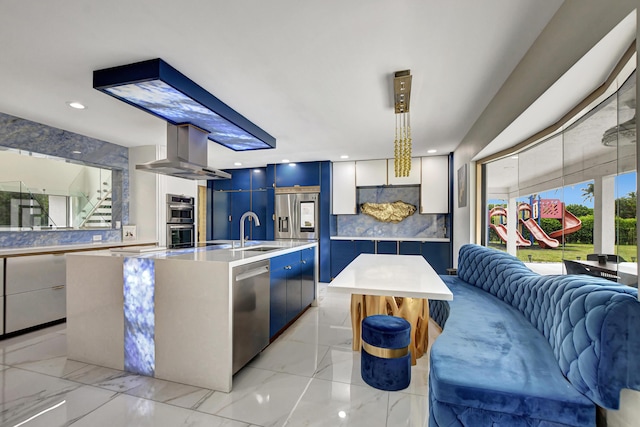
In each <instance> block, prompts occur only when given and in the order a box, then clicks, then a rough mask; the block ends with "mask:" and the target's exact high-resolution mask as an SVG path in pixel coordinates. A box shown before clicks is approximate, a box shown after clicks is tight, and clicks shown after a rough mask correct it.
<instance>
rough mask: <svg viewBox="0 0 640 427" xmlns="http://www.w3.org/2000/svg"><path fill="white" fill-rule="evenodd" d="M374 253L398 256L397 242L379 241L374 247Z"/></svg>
mask: <svg viewBox="0 0 640 427" xmlns="http://www.w3.org/2000/svg"><path fill="white" fill-rule="evenodd" d="M376 253H378V254H387V255H397V254H398V242H397V241H395V240H393V241H390V240H380V241H379V242H378V244H377V246H376Z"/></svg>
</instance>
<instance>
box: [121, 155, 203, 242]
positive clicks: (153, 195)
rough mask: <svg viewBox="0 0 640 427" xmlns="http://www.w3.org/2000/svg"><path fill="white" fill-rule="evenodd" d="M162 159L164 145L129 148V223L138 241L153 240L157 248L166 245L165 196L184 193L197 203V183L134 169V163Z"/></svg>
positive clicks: (163, 156)
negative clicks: (135, 228)
mask: <svg viewBox="0 0 640 427" xmlns="http://www.w3.org/2000/svg"><path fill="white" fill-rule="evenodd" d="M165 156H166V146H157V145H145V146H142V147H132V148H129V195H130V202H129V223H130V224H131V225H136V226H137V232H138V239H155V240H156V241H157V242H158V244H159V245H160V246H164V245H165V244H166V222H167V212H166V200H167V194H184V195H186V196H192V197H194V198H196V200H197V195H198V181H192V180H189V179H183V178H175V177H171V176H166V175H158V174H155V173H150V172H143V171H139V170H136V164H139V163H146V162H150V161H153V160H158V159H163V158H165ZM196 210H197V206H196ZM196 227H197V224H196Z"/></svg>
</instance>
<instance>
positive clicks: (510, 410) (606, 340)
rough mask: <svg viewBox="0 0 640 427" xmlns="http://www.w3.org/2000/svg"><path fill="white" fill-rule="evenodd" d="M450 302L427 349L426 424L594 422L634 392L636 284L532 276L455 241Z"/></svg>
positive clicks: (639, 370)
mask: <svg viewBox="0 0 640 427" xmlns="http://www.w3.org/2000/svg"><path fill="white" fill-rule="evenodd" d="M442 279H443V281H444V282H445V283H446V285H447V286H448V287H449V289H451V291H452V293H453V301H450V302H448V303H447V302H446V301H430V306H431V312H432V318H434V320H435V321H436V322H437V323H439V324H440V325H441V326H442V327H443V332H442V334H441V335H440V336H439V337H438V338H437V339H436V341H435V343H434V344H433V346H432V348H431V353H430V372H429V426H430V427H444V426H447V427H450V426H473V427H481V426H496V427H497V426H505V427H506V426H508V427H517V426H527V427H530V426H545V427H550V426H595V425H596V405H599V406H601V407H604V408H608V409H617V408H618V407H619V404H620V400H619V399H620V390H621V389H622V388H631V389H635V390H640V302H639V301H638V294H637V289H635V288H631V287H627V286H624V285H618V284H616V283H614V282H610V281H607V280H604V279H600V278H595V277H591V276H583V275H575V276H571V275H568V276H541V275H539V274H537V273H534V272H532V271H531V270H529V269H528V268H527V267H526V266H525V265H524V264H523V263H522V262H521V261H519V260H518V259H517V258H515V257H513V256H511V255H509V254H507V253H504V252H500V251H497V250H494V249H490V248H486V247H483V246H478V245H465V246H463V247H462V248H461V249H460V253H459V260H458V276H442Z"/></svg>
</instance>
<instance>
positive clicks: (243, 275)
mask: <svg viewBox="0 0 640 427" xmlns="http://www.w3.org/2000/svg"><path fill="white" fill-rule="evenodd" d="M268 272H269V266H268V265H265V266H263V267H258V268H254V269H253V270H249V271H245V272H244V273H240V274H238V275H237V276H236V282H242V281H243V280H246V279H249V278H251V277H255V276H259V275H261V274H265V273H268Z"/></svg>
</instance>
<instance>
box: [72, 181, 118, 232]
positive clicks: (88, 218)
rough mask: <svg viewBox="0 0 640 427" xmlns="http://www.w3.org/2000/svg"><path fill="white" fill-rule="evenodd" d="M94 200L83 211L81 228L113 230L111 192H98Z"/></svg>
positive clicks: (104, 190) (107, 190)
mask: <svg viewBox="0 0 640 427" xmlns="http://www.w3.org/2000/svg"><path fill="white" fill-rule="evenodd" d="M105 184H106V183H105ZM94 200H95V201H92V202H91V203H88V204H87V205H86V206H85V208H84V209H83V210H82V222H81V223H80V227H89V228H91V227H95V228H105V227H107V228H111V190H110V189H107V188H105V189H103V190H102V191H101V190H98V194H97V199H94Z"/></svg>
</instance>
